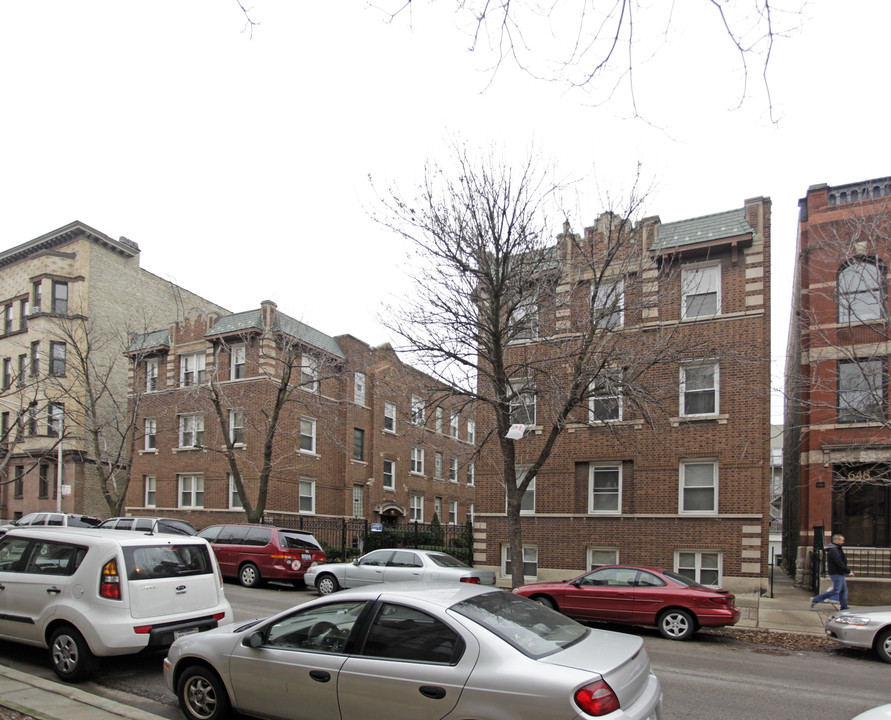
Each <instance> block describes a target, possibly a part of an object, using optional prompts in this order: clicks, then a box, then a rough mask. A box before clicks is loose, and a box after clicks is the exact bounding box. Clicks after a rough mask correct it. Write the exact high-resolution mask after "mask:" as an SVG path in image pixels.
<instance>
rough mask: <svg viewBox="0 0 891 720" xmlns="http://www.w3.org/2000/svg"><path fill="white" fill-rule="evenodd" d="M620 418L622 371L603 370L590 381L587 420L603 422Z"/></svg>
mask: <svg viewBox="0 0 891 720" xmlns="http://www.w3.org/2000/svg"><path fill="white" fill-rule="evenodd" d="M621 419H622V371H621V370H604V371H603V372H602V373H601V374H600V375H599V376H598V377H597V378H595V379H594V382H593V383H591V397H590V398H589V399H588V422H590V423H592V424H593V423H603V422H611V421H615V420H621Z"/></svg>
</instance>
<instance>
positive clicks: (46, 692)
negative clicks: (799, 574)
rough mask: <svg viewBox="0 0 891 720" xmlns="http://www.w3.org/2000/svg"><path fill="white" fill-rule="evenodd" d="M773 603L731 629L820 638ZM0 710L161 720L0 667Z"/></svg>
mask: <svg viewBox="0 0 891 720" xmlns="http://www.w3.org/2000/svg"><path fill="white" fill-rule="evenodd" d="M773 583H774V584H773V597H771V596H770V589H768V592H767V594H766V595H759V594H757V593H752V594H750V595H737V597H736V604H737V606H739V608H740V609H741V610H742V617H741V618H740V621H739V623H738V624H737V625H735V626H734V627H736V628H739V629H741V630H745V629H757V630H767V631H769V632H789V633H803V634H807V635H819V636H821V637H822V636H823V634H824V633H823V621H824V620H825V619H826V617H827V616H828V615H829V614H830V613H832V612H834V610H835V608H834V607H833V606H832V605H831V604H829V603H823V604H822V605H819V606H818V608H819V610H811V609H810V593H808V592H807V590H802V589H800V588H796V587H795V586H794V585H793V584H792V580H791V579H790V578H789V577H788V576H787V575H786V574H785V573H783V572H782V571H781V570H779V569H778V568H777V569H776V570H775V572H774V579H773ZM4 708H12V709H13V710H16V711H18V712H20V713H22V714H23V715H27V716H32V717H34V718H38V719H39V720H121V719H122V718H123V719H124V720H167V719H166V718H164V717H162V716H160V715H155V714H153V713H150V712H146V711H145V710H140V709H138V708H135V707H131V706H129V705H127V704H125V703H122V702H117V701H115V700H109V699H107V698H103V697H99V696H98V695H93V694H91V693H88V692H84V691H83V690H78V689H77V686H75V685H66V684H64V683H59V682H53V681H52V680H45V679H43V678H40V677H36V676H34V675H28V674H26V673H22V672H19V671H17V670H12V669H10V668H7V667H4V666H3V665H0V720H6V715H5V714H4Z"/></svg>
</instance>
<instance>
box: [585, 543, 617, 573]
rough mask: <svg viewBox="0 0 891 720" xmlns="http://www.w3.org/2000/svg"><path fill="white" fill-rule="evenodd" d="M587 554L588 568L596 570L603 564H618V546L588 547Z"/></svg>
mask: <svg viewBox="0 0 891 720" xmlns="http://www.w3.org/2000/svg"><path fill="white" fill-rule="evenodd" d="M587 556H588V557H587V563H588V570H596V569H597V568H599V567H603V566H604V565H618V564H619V549H618V548H602V547H589V548H588V550H587Z"/></svg>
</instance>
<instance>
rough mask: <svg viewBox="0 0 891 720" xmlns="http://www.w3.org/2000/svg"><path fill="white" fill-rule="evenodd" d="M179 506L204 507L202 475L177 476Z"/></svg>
mask: <svg viewBox="0 0 891 720" xmlns="http://www.w3.org/2000/svg"><path fill="white" fill-rule="evenodd" d="M179 506H180V507H183V508H188V507H194V508H203V507H204V475H197V474H195V475H180V476H179Z"/></svg>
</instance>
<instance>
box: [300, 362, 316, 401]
mask: <svg viewBox="0 0 891 720" xmlns="http://www.w3.org/2000/svg"><path fill="white" fill-rule="evenodd" d="M300 389H301V390H306V392H318V390H319V361H318V360H317V359H316V358H314V357H313V356H312V355H303V357H302V358H301V365H300Z"/></svg>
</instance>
